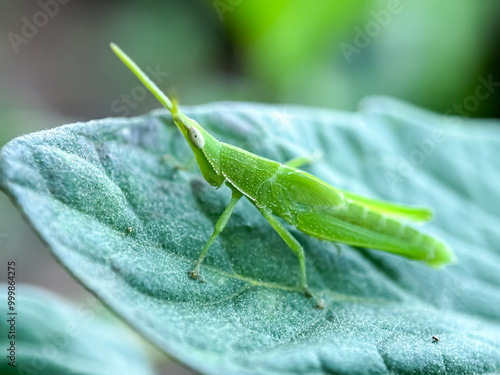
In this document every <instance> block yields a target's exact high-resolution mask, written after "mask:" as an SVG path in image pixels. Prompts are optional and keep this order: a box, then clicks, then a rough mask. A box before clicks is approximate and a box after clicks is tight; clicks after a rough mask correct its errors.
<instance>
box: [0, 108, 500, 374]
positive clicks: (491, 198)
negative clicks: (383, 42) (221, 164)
mask: <svg viewBox="0 0 500 375" xmlns="http://www.w3.org/2000/svg"><path fill="white" fill-rule="evenodd" d="M186 112H187V114H188V115H191V116H192V117H193V118H195V119H196V120H197V121H198V122H199V123H200V124H202V125H203V126H204V127H205V128H206V129H207V130H209V131H210V132H212V134H213V135H214V136H216V137H217V138H218V139H220V140H222V141H225V142H228V143H231V144H234V145H236V146H239V147H242V148H245V149H247V150H248V151H251V152H254V153H256V154H259V155H262V156H265V157H269V158H272V159H275V160H278V161H281V162H284V161H286V160H288V159H290V158H292V157H296V156H300V155H306V154H311V153H313V152H315V151H321V152H323V154H324V156H323V158H322V159H321V160H320V161H318V162H317V163H316V164H314V165H311V166H307V167H305V169H306V170H307V171H309V172H311V173H313V174H315V175H316V176H318V177H320V178H322V179H323V180H325V181H326V182H328V183H331V184H332V185H334V186H338V187H340V188H345V189H349V190H352V191H353V192H356V193H360V194H364V195H367V196H370V197H374V198H383V199H388V200H391V201H397V202H402V203H408V204H419V205H424V206H429V207H432V208H433V209H434V211H435V219H434V220H433V221H432V222H431V223H429V224H426V225H425V226H423V228H422V229H423V230H424V231H426V232H428V233H430V234H433V235H436V236H438V237H440V238H441V239H443V240H444V241H446V242H448V243H449V244H450V245H451V247H452V248H453V249H454V250H455V252H456V254H457V258H458V262H459V263H458V264H457V265H453V266H449V267H447V268H445V269H442V270H435V269H431V268H428V267H426V266H425V265H423V264H421V263H418V262H416V261H411V260H408V259H405V258H402V257H398V256H395V255H391V254H387V253H384V252H381V251H376V250H370V249H360V248H352V247H349V246H344V245H341V248H342V253H341V255H339V254H338V253H337V250H336V248H335V246H334V245H333V244H331V243H328V242H322V241H319V240H316V239H314V238H311V237H308V236H307V235H305V234H303V233H300V232H298V231H297V230H294V229H293V228H291V231H292V233H293V234H294V235H295V236H296V237H297V239H298V240H299V241H300V242H301V243H302V244H303V245H304V248H305V253H306V257H307V268H308V269H307V271H308V278H309V283H310V286H311V289H313V291H315V292H316V293H318V294H320V295H322V297H323V298H324V299H325V301H326V304H327V308H325V309H323V310H319V309H315V308H313V305H314V302H313V301H311V300H310V299H307V298H305V297H304V295H303V294H301V293H298V292H297V290H298V276H299V273H298V261H297V259H296V257H295V256H294V255H293V254H292V252H291V251H290V249H289V248H287V246H286V245H285V243H284V242H283V241H282V240H281V238H280V237H279V236H278V235H277V234H276V233H275V232H274V231H273V229H272V228H271V226H270V225H269V224H268V223H267V222H266V221H265V220H264V218H262V217H261V215H260V214H259V213H258V211H257V210H256V209H255V208H254V207H253V206H252V205H251V204H250V203H249V202H248V201H246V200H242V201H241V202H240V203H238V205H237V206H236V209H235V212H234V214H233V216H232V217H231V219H230V221H229V224H228V226H227V227H226V229H225V230H224V232H223V233H222V234H221V235H220V237H219V238H218V239H217V240H216V241H215V243H214V245H213V246H212V248H211V249H210V252H209V255H208V257H207V259H206V260H205V262H204V265H203V266H202V269H201V272H202V276H203V278H204V280H205V282H204V283H200V282H197V281H193V280H191V279H189V278H188V276H187V273H188V271H189V270H190V269H191V267H192V266H193V263H194V259H195V258H196V257H197V256H198V254H199V253H200V251H201V249H202V247H203V245H204V243H205V242H206V240H207V239H208V238H209V236H210V234H211V233H212V230H213V226H214V224H215V222H216V220H217V219H218V216H219V215H220V214H221V212H222V211H223V209H224V207H225V205H226V204H227V203H228V202H229V189H228V188H222V189H219V190H215V189H213V188H211V187H210V186H208V184H207V183H205V182H204V180H203V179H202V176H201V175H200V173H199V171H198V170H197V168H196V166H193V167H192V168H190V169H188V170H184V169H182V168H181V169H179V168H178V163H177V162H176V160H177V161H180V162H181V163H185V164H188V165H189V161H190V160H192V154H191V151H190V150H189V148H188V146H187V144H186V142H185V141H184V140H183V139H182V135H181V134H180V132H179V131H178V130H176V129H175V127H174V126H173V123H172V121H171V119H170V117H169V116H168V115H166V113H165V112H164V111H158V112H154V113H152V114H151V115H149V116H144V117H140V118H132V119H105V120H99V121H92V122H90V123H85V124H73V125H68V126H64V127H60V128H56V129H54V130H50V131H44V132H40V133H36V134H32V135H29V136H25V137H22V138H18V139H16V140H14V141H12V142H11V143H9V144H8V145H7V146H5V148H4V149H3V150H2V151H1V154H0V168H1V171H2V172H1V185H2V188H3V190H4V191H5V192H7V194H8V195H9V196H10V197H11V198H12V200H13V202H14V203H15V204H16V205H17V206H18V207H19V209H20V210H21V211H22V213H23V214H24V215H25V217H26V218H27V220H28V221H29V222H30V223H31V224H32V225H33V227H34V229H35V230H36V231H37V233H39V235H40V237H41V238H42V239H43V241H45V242H46V243H47V244H48V245H49V247H50V249H51V250H52V252H53V253H54V255H55V256H56V257H57V258H58V259H59V260H60V262H61V263H62V264H63V265H64V266H65V267H66V268H67V269H68V270H69V271H70V272H71V273H72V274H73V275H74V276H75V278H77V279H78V280H79V281H80V282H81V283H82V284H84V285H85V286H86V287H87V288H89V289H90V290H91V291H93V292H94V293H95V294H96V295H97V296H98V297H99V298H101V299H102V300H103V301H104V302H105V303H106V304H108V305H109V306H110V307H111V308H112V309H114V310H115V311H116V312H117V313H118V314H119V315H121V316H122V317H123V318H124V319H125V320H126V321H128V322H129V324H131V325H132V326H133V327H135V328H136V330H137V331H138V332H140V333H141V334H142V335H144V336H145V337H147V338H149V339H150V340H151V341H152V342H154V343H156V345H158V346H159V347H160V348H162V349H163V350H164V351H166V352H167V353H169V354H170V355H171V356H173V357H175V358H177V359H179V360H180V361H182V362H184V363H185V364H187V365H189V366H190V367H192V368H194V369H196V370H198V371H200V372H203V373H207V374H221V373H226V374H250V373H251V374H297V373H308V374H331V373H363V374H364V373H369V372H371V373H430V372H432V373H443V374H444V373H446V374H451V373H454V374H464V373H493V372H495V371H497V372H498V371H500V309H499V308H498V307H499V306H500V250H499V245H498V244H499V243H500V232H499V231H498V227H499V226H500V221H499V219H498V218H499V217H500V205H498V201H499V199H500V193H499V189H498V186H499V185H500V170H499V169H498V160H500V128H499V127H498V125H499V122H498V121H479V120H469V119H458V118H454V119H450V118H445V117H443V116H440V115H436V114H432V113H429V112H426V111H424V110H421V109H417V108H414V107H411V106H409V105H407V104H404V103H401V102H397V101H395V100H390V99H383V98H373V99H371V100H368V101H367V102H365V105H364V106H363V108H362V110H361V111H360V112H359V113H354V114H352V113H344V112H334V111H327V110H320V109H308V108H300V107H286V106H267V105H257V104H250V103H248V104H243V103H219V104H212V105H206V106H200V107H194V108H189V109H188V110H186ZM164 155H169V156H166V157H164ZM191 165H192V164H191ZM433 335H435V336H438V337H439V338H440V341H439V342H433V340H432V336H433Z"/></svg>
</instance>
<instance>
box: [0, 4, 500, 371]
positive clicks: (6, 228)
mask: <svg viewBox="0 0 500 375" xmlns="http://www.w3.org/2000/svg"><path fill="white" fill-rule="evenodd" d="M0 4H1V8H0V9H1V12H0V34H1V38H0V146H2V145H4V144H5V143H6V142H8V141H9V140H10V139H12V138H13V137H15V136H18V135H21V134H25V133H29V132H33V131H37V130H41V129H44V128H49V127H54V126H58V125H61V124H65V123H69V122H74V121H87V120H90V119H94V118H102V117H109V116H133V115H140V114H143V113H146V112H148V111H150V110H152V109H154V108H158V107H159V104H158V103H157V102H156V101H155V100H154V98H153V97H152V96H151V95H149V94H148V95H144V91H142V90H141V89H140V87H139V86H138V82H137V81H136V79H135V78H134V77H133V76H132V75H131V74H130V72H128V71H127V70H126V69H125V68H124V67H123V66H122V64H121V63H120V62H119V61H118V60H117V58H116V57H115V56H114V55H113V54H112V52H111V50H110V49H109V46H108V43H109V42H111V41H113V42H115V43H117V44H118V45H119V46H120V47H122V48H123V49H124V50H125V51H126V52H127V53H128V54H130V56H131V57H132V58H134V59H135V60H136V61H137V62H138V63H139V65H141V66H144V67H146V66H149V67H150V68H151V69H153V70H154V71H157V72H158V74H159V76H158V77H159V78H160V79H161V81H160V82H159V85H160V87H161V88H163V89H164V90H167V91H168V90H169V89H171V88H175V89H176V91H177V93H178V95H179V97H180V99H181V102H182V103H183V104H185V105H186V104H187V105H189V104H203V103H207V102H211V101H217V100H242V101H243V100H244V101H259V102H268V103H295V104H304V105H309V106H315V107H327V108H332V109H341V110H356V108H357V105H358V103H359V102H360V100H361V99H362V98H364V97H365V96H367V95H373V94H383V95H390V96H394V97H397V98H400V99H403V100H406V101H409V102H411V103H414V104H416V105H419V106H422V107H425V108H428V109H430V110H433V111H437V112H440V113H445V112H448V113H450V111H451V113H454V114H460V115H464V116H470V117H500V107H499V106H498V103H499V102H500V90H498V89H496V90H495V91H494V92H493V93H492V94H491V95H490V96H489V97H488V98H487V99H485V100H481V101H479V102H478V105H477V106H476V105H474V106H472V105H471V104H470V103H469V104H468V102H467V98H468V97H469V96H477V94H476V92H475V90H476V88H477V87H478V83H479V81H478V80H480V79H481V77H482V78H484V79H492V80H493V81H495V82H500V43H499V35H500V32H499V31H500V24H499V23H498V19H500V17H499V16H500V2H498V1H496V0H483V1H473V0H420V1H411V0H410V1H404V0H401V1H398V0H389V1H386V0H383V1H382V0H381V1H373V0H370V1H369V0H357V1H352V0H343V1H328V0H316V1H314V2H311V1H305V0H274V1H264V0H208V1H199V0H198V1H195V0H169V1H160V0H157V1H154V0H149V1H132V0H129V1H118V0H115V1H112V0H99V1H97V0H93V1H79V0H71V1H69V0H59V1H57V0H41V1H23V0H1V1H0ZM157 81H159V80H157ZM138 87H139V88H138ZM464 106H465V107H464ZM460 111H462V113H461V112H460ZM0 254H1V258H2V262H3V260H6V259H7V258H12V259H15V260H16V261H17V264H18V273H19V276H18V282H24V283H32V284H36V285H40V286H43V287H46V288H48V289H50V290H52V291H55V292H56V293H59V294H62V295H64V296H66V297H68V298H70V299H72V300H75V301H76V300H79V299H83V298H84V297H85V293H86V292H85V290H84V289H83V288H82V287H81V286H79V285H78V284H77V283H76V282H74V281H73V280H72V279H71V277H70V276H69V275H67V274H66V272H65V271H64V270H63V269H62V268H61V267H60V266H59V265H58V264H57V263H56V262H55V261H54V259H53V258H52V257H51V256H50V254H49V252H48V250H47V249H46V248H45V247H44V246H43V245H42V243H41V242H40V241H39V240H38V239H37V238H36V236H35V235H34V233H33V231H32V230H31V229H30V228H29V227H28V226H27V225H26V224H25V223H24V222H23V220H22V218H21V216H20V215H19V212H18V211H17V210H16V209H15V208H14V207H13V205H12V204H11V203H10V202H9V201H8V199H7V198H6V197H5V195H3V194H0ZM0 275H1V280H0V281H5V279H6V272H4V271H2V272H0ZM159 368H161V370H159V371H160V372H161V373H165V374H183V373H184V374H187V373H189V372H188V371H187V370H185V369H183V368H181V367H180V366H178V365H173V364H170V363H160V364H159Z"/></svg>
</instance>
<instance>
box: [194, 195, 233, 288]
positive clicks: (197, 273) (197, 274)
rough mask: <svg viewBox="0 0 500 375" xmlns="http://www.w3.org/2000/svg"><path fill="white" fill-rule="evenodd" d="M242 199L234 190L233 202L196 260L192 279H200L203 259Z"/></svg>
mask: <svg viewBox="0 0 500 375" xmlns="http://www.w3.org/2000/svg"><path fill="white" fill-rule="evenodd" d="M241 197H242V194H241V193H240V192H239V191H238V190H236V189H233V194H232V195H231V201H230V202H229V204H228V205H227V207H226V209H225V210H224V212H223V213H222V215H221V216H220V218H219V220H218V221H217V223H216V224H215V228H214V232H213V234H212V236H211V237H210V239H209V240H208V241H207V243H206V244H205V247H204V248H203V250H202V251H201V254H200V256H199V257H198V260H196V263H195V264H194V268H193V269H192V270H191V271H189V273H188V274H189V276H190V277H191V278H192V279H199V278H200V265H201V262H202V261H203V258H205V256H206V255H207V253H208V249H209V248H210V245H212V243H213V242H214V240H215V238H216V237H217V236H218V235H219V233H220V232H222V231H223V230H224V228H225V226H226V224H227V222H228V221H229V218H230V217H231V214H232V213H233V209H234V207H235V206H236V203H238V201H239V200H240V198H241Z"/></svg>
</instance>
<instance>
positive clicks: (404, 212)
mask: <svg viewBox="0 0 500 375" xmlns="http://www.w3.org/2000/svg"><path fill="white" fill-rule="evenodd" d="M339 190H340V189H339ZM340 191H341V192H342V194H344V196H345V197H346V198H347V199H348V200H349V201H350V202H352V203H356V204H358V205H361V206H365V207H366V208H368V209H370V210H372V211H376V212H378V213H380V214H383V215H386V216H390V217H393V218H396V219H401V220H407V221H413V222H416V223H425V222H426V221H429V220H431V219H432V211H431V210H430V209H429V208H425V207H412V206H405V205H401V204H395V203H389V202H384V201H379V200H376V199H372V198H366V197H363V196H361V195H357V194H354V193H351V192H349V191H345V190H340Z"/></svg>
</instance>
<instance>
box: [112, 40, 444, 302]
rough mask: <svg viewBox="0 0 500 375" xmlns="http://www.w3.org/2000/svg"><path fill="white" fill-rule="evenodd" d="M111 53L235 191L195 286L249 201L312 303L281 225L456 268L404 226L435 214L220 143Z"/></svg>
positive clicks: (204, 163)
mask: <svg viewBox="0 0 500 375" xmlns="http://www.w3.org/2000/svg"><path fill="white" fill-rule="evenodd" d="M111 48H112V49H113V51H114V52H115V53H116V55H117V56H118V57H119V58H120V59H121V60H122V61H123V63H125V65H127V66H128V68H129V69H130V70H131V71H132V72H133V73H134V74H135V75H136V76H137V78H139V80H141V81H142V83H143V84H144V85H145V86H146V87H147V88H148V89H149V90H150V91H151V92H152V93H153V95H155V96H156V98H157V99H158V100H159V101H160V103H161V104H163V105H164V106H165V108H167V109H168V110H169V111H170V113H171V114H172V118H173V120H174V122H175V124H176V125H177V127H178V128H179V130H180V131H181V132H182V134H183V135H184V137H185V138H186V140H187V142H188V143H189V146H191V149H192V151H193V153H194V155H195V158H196V161H197V163H198V166H199V168H200V171H201V173H202V175H203V177H204V178H205V180H206V181H207V182H208V183H209V184H210V185H212V186H215V187H220V186H222V184H224V183H225V184H226V185H227V186H228V187H229V188H230V189H231V191H232V195H231V201H230V202H229V205H228V206H227V207H226V209H225V210H224V212H223V213H222V215H221V217H220V219H219V220H218V221H217V223H216V224H215V229H214V232H213V234H212V236H211V237H210V239H209V240H208V241H207V243H206V244H205V247H204V248H203V250H202V251H201V254H200V256H199V258H198V260H197V261H196V263H195V264H194V268H193V269H192V271H190V272H189V276H190V277H191V278H193V279H199V278H200V271H199V269H200V265H201V262H202V261H203V258H204V257H205V256H206V255H207V252H208V249H209V248H210V245H212V243H213V242H214V240H215V238H216V237H217V236H218V235H219V233H221V232H222V230H223V229H224V227H225V226H226V224H227V222H228V220H229V218H230V216H231V214H232V212H233V209H234V207H235V206H236V203H237V202H238V201H239V200H240V199H241V197H243V196H245V197H247V198H248V200H249V201H250V202H251V203H252V204H253V205H254V206H255V207H256V208H257V209H258V210H259V211H260V213H261V214H262V216H264V217H265V218H266V220H267V221H268V222H269V224H271V226H272V227H273V228H274V229H275V230H276V232H278V234H279V235H280V236H281V238H282V239H283V240H284V241H285V242H286V244H287V245H288V246H289V247H290V248H291V249H292V251H293V252H294V253H295V254H296V255H297V257H298V258H299V265H300V286H301V288H302V290H303V291H304V293H305V295H306V296H307V297H311V296H312V293H311V292H310V290H309V288H308V286H307V277H306V266H305V256H304V250H303V248H302V246H301V245H300V244H299V242H298V241H297V240H296V239H295V238H294V237H293V236H292V234H291V233H290V232H289V231H288V229H287V228H286V227H285V225H283V223H282V222H281V221H279V220H278V219H277V218H276V217H279V218H281V219H283V220H284V221H285V222H287V223H288V224H290V225H293V226H295V227H296V228H297V229H298V230H300V231H302V232H304V233H306V234H308V235H310V236H313V237H316V238H319V239H322V240H327V241H333V242H341V243H345V244H348V245H353V246H360V247H368V248H373V249H378V250H384V251H387V252H390V253H394V254H399V255H402V256H405V257H407V258H410V259H416V260H420V261H424V262H425V263H426V264H427V265H429V266H431V267H441V266H443V265H445V264H447V263H450V262H453V261H454V254H453V252H452V250H451V249H450V247H449V246H448V245H446V244H445V243H444V242H441V241H439V240H438V239H436V238H433V237H431V236H429V235H426V234H424V233H422V232H420V231H418V230H416V229H414V228H412V227H410V226H408V225H407V224H405V223H403V222H401V221H399V220H397V219H403V220H408V221H414V222H425V221H428V220H430V219H431V218H432V212H431V211H430V210H429V209H426V208H418V207H410V206H403V205H398V204H392V203H387V202H383V201H378V200H374V199H370V198H365V197H362V196H359V195H357V194H353V193H351V192H348V191H345V190H341V189H337V188H334V187H333V186H330V185H328V184H327V183H325V182H323V181H321V180H320V179H319V178H317V177H314V176H313V175H311V174H309V173H306V172H304V171H301V170H300V169H297V168H298V167H300V166H301V165H303V164H304V163H306V162H307V161H308V159H307V158H298V159H293V160H292V161H290V162H288V163H285V164H280V163H278V162H276V161H273V160H269V159H266V158H263V157H260V156H258V155H255V154H252V153H250V152H248V151H245V150H243V149H241V148H238V147H235V146H232V145H229V144H226V143H223V142H219V141H218V140H217V139H215V138H214V137H213V136H212V135H210V134H209V133H208V132H207V131H206V130H205V129H203V128H202V127H201V126H200V125H199V124H198V123H197V122H196V121H195V120H193V119H190V118H189V117H187V116H186V115H184V114H183V113H181V112H180V111H179V108H178V106H177V103H176V102H175V101H170V99H169V98H168V97H167V96H166V95H165V94H164V93H163V92H161V90H160V89H159V88H158V87H157V86H156V85H155V84H154V83H153V82H152V81H151V80H150V79H149V77H148V76H147V75H146V74H145V73H144V72H143V71H142V70H141V69H140V68H139V67H138V66H137V65H136V64H135V63H134V62H133V61H132V60H131V59H130V58H129V57H128V56H127V55H126V54H125V53H124V52H123V51H122V50H121V49H120V48H119V47H118V46H116V45H115V44H111Z"/></svg>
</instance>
